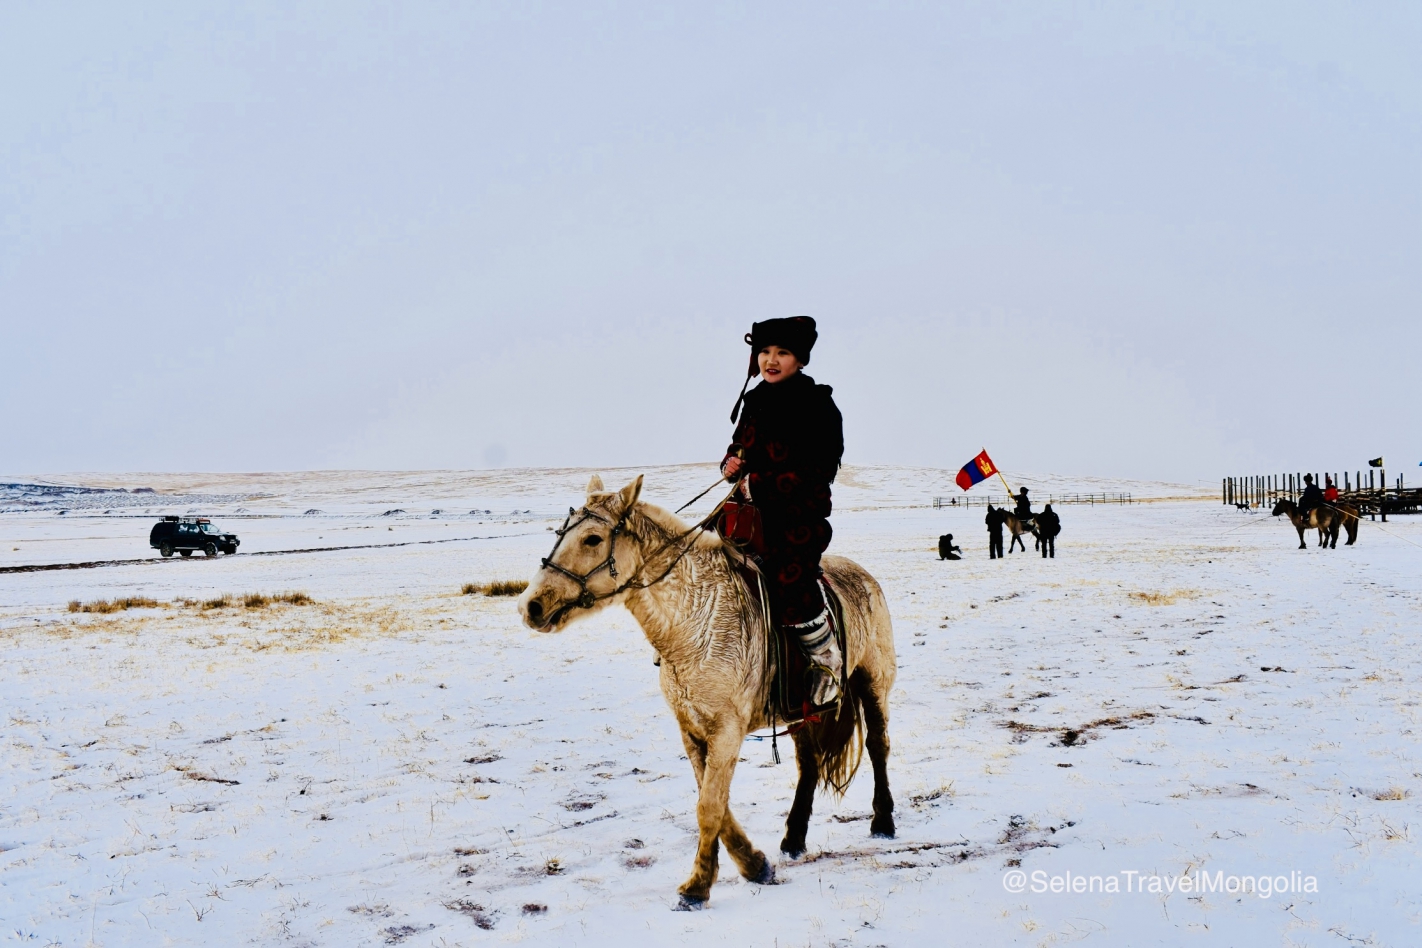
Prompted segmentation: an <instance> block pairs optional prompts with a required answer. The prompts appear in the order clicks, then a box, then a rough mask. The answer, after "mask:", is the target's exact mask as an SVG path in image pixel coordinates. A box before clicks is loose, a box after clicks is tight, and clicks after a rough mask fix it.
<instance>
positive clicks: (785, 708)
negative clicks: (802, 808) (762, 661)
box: [725, 543, 849, 732]
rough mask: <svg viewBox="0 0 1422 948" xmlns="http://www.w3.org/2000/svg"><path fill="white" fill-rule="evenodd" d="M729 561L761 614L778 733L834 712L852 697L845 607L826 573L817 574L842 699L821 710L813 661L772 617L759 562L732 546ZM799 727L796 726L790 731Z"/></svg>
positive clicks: (770, 711)
mask: <svg viewBox="0 0 1422 948" xmlns="http://www.w3.org/2000/svg"><path fill="white" fill-rule="evenodd" d="M725 550H726V559H727V560H728V562H729V563H730V565H731V569H732V571H733V572H734V573H735V574H736V575H737V576H738V577H739V578H740V580H741V582H743V583H744V584H745V588H746V590H747V592H748V593H749V596H748V598H749V599H750V608H751V609H752V610H753V611H755V612H757V613H759V614H760V617H761V620H762V622H764V624H765V630H766V647H767V651H768V654H767V655H766V663H767V666H768V667H769V668H771V669H772V670H773V672H772V675H771V680H770V688H769V691H768V693H767V695H766V705H765V713H766V718H767V719H769V721H770V722H771V729H772V730H774V728H775V726H776V724H777V722H779V723H785V724H790V725H801V726H803V724H804V723H805V722H806V721H807V719H808V720H810V721H811V722H816V721H818V715H819V714H821V713H823V712H827V711H836V709H837V708H838V705H839V700H843V699H844V698H845V696H847V695H848V693H849V661H848V652H847V650H846V648H845V646H846V642H845V630H844V603H843V602H842V601H841V600H840V597H839V593H837V592H835V590H834V587H832V586H831V585H830V584H829V583H828V582H826V581H825V577H824V573H823V572H821V574H820V576H819V583H820V591H821V592H822V593H823V594H824V597H825V607H826V608H827V609H828V610H829V617H830V628H831V630H832V632H833V634H834V640H835V644H836V645H837V646H838V647H839V654H840V656H841V659H842V660H841V662H840V682H839V694H840V698H839V700H836V701H835V702H834V703H832V704H828V705H823V706H812V705H811V704H810V687H811V680H812V674H813V672H812V670H811V668H810V663H809V660H808V659H806V657H805V653H804V651H802V650H801V648H800V644H799V642H798V641H797V640H796V639H795V637H794V636H792V635H791V634H790V633H789V632H787V631H786V630H785V629H783V628H781V627H780V626H779V624H777V623H776V622H775V620H774V618H773V617H772V616H771V615H770V613H769V609H768V605H769V600H768V598H767V596H766V592H765V576H764V574H763V573H762V572H761V570H760V566H759V564H757V563H756V561H755V559H754V558H753V557H751V556H749V555H747V554H746V553H745V552H744V551H743V550H742V549H740V548H739V547H738V546H736V545H735V544H733V543H727V544H725ZM793 730H795V728H792V732H793Z"/></svg>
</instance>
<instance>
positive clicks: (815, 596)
mask: <svg viewBox="0 0 1422 948" xmlns="http://www.w3.org/2000/svg"><path fill="white" fill-rule="evenodd" d="M818 336H819V333H818V332H817V330H816V329H815V321H814V320H813V319H811V318H810V317H808V316H795V317H791V318H787V319H771V320H767V321H765V322H760V323H755V324H754V325H753V326H752V327H751V331H750V332H749V333H747V334H746V342H748V343H750V346H751V358H750V369H749V372H748V373H747V375H746V385H749V384H750V380H751V379H752V378H754V377H755V376H756V375H759V376H761V379H762V380H761V382H760V384H758V385H756V387H755V388H753V389H751V390H750V391H746V390H745V387H744V386H743V387H742V389H741V399H740V400H739V401H737V402H736V409H735V411H733V412H732V413H731V420H732V421H735V420H736V417H737V414H738V413H740V410H741V405H742V403H744V405H745V412H744V414H741V415H740V423H739V424H738V425H737V426H736V432H735V435H734V436H733V439H732V442H731V446H730V447H729V448H728V449H727V451H726V457H725V459H724V460H722V462H721V471H722V473H723V474H725V475H726V477H727V478H730V479H733V480H734V479H735V478H737V477H742V478H744V479H743V480H742V491H743V492H744V493H745V495H746V496H747V497H748V498H749V499H750V501H751V503H752V504H754V505H755V507H756V508H757V509H759V511H760V515H761V520H762V525H763V528H764V539H765V553H764V555H763V556H762V557H761V564H760V565H761V572H762V573H763V575H764V576H765V582H766V589H767V593H768V594H769V597H770V609H771V612H772V613H773V616H772V617H771V618H772V619H773V620H774V621H775V622H776V623H777V624H779V625H780V627H781V628H784V629H788V630H789V631H790V632H792V633H793V634H794V635H795V636H796V638H797V639H798V640H799V642H800V645H801V648H802V649H803V650H804V652H805V655H806V656H807V657H808V658H809V660H810V663H811V665H812V667H814V668H815V670H816V672H817V674H816V676H815V681H814V684H813V687H812V694H811V698H810V700H811V701H812V702H813V703H814V705H815V706H817V707H818V706H823V705H827V704H830V703H832V702H833V701H834V700H835V699H836V697H838V695H839V677H840V668H841V661H842V657H841V656H840V654H839V649H838V647H837V646H836V644H835V637H834V635H833V633H832V629H831V628H830V616H829V611H828V609H827V607H826V604H825V599H824V595H823V593H822V592H821V591H820V582H819V580H820V556H821V554H823V553H824V551H825V548H826V547H828V546H829V542H830V536H831V535H832V531H831V530H830V524H829V515H830V508H831V502H830V484H831V483H833V482H834V478H835V474H836V472H837V471H838V470H839V462H840V458H841V456H842V455H843V454H844V434H843V428H842V420H841V418H840V414H839V409H838V408H837V407H836V406H835V403H834V398H833V397H832V389H831V388H830V387H829V386H828V385H819V384H816V382H815V380H814V379H812V378H810V377H809V376H808V375H806V374H804V373H803V372H801V371H800V369H801V367H802V366H805V365H807V364H809V361H810V350H811V349H812V348H813V347H814V345H815V340H816V339H817V338H818Z"/></svg>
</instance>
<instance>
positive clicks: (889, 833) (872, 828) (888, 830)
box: [869, 817, 894, 839]
mask: <svg viewBox="0 0 1422 948" xmlns="http://www.w3.org/2000/svg"><path fill="white" fill-rule="evenodd" d="M869 835H870V836H872V837H874V838H875V839H893V838H894V818H893V817H886V818H884V819H882V820H881V819H877V818H876V819H875V820H874V822H872V823H870V824H869Z"/></svg>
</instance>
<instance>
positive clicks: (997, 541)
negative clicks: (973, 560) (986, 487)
mask: <svg viewBox="0 0 1422 948" xmlns="http://www.w3.org/2000/svg"><path fill="white" fill-rule="evenodd" d="M1002 515H1003V511H1002V508H1001V507H994V506H993V505H992V504H988V511H987V518H986V519H985V520H984V523H986V524H987V528H988V559H990V560H998V559H1002Z"/></svg>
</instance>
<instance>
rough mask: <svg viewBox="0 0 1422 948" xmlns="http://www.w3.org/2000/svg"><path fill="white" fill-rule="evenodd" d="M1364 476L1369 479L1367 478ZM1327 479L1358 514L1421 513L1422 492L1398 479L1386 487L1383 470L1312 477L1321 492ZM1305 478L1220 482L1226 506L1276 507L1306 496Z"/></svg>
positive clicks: (1263, 476) (1267, 477) (1283, 476)
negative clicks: (1280, 502) (1280, 503)
mask: <svg viewBox="0 0 1422 948" xmlns="http://www.w3.org/2000/svg"><path fill="white" fill-rule="evenodd" d="M1364 473H1366V474H1367V477H1366V478H1364V477H1363V475H1364ZM1324 477H1331V478H1332V479H1333V483H1334V485H1335V486H1336V487H1337V488H1338V499H1339V500H1340V501H1344V502H1346V503H1350V504H1353V505H1354V506H1356V507H1357V508H1358V509H1359V511H1361V512H1362V513H1366V514H1368V515H1370V516H1371V517H1373V518H1374V519H1376V518H1377V517H1379V516H1381V517H1382V518H1383V520H1384V521H1386V520H1387V515H1388V514H1390V513H1417V512H1418V511H1419V510H1422V488H1416V487H1412V488H1409V487H1407V486H1406V485H1404V484H1403V482H1402V478H1401V477H1398V478H1397V480H1396V482H1394V483H1393V484H1392V485H1389V484H1388V483H1387V472H1386V471H1385V470H1384V469H1382V468H1370V469H1369V470H1367V471H1366V472H1364V471H1353V472H1352V476H1351V477H1350V476H1349V472H1348V471H1344V472H1343V473H1342V474H1341V475H1340V474H1338V473H1336V472H1335V473H1331V474H1330V473H1327V472H1325V474H1324V475H1323V476H1319V475H1318V474H1314V475H1313V482H1314V483H1315V484H1317V485H1318V486H1319V488H1320V489H1321V488H1322V487H1323V486H1324V483H1325V481H1324ZM1305 486H1307V485H1305V484H1304V479H1303V475H1302V474H1299V473H1294V474H1257V475H1253V476H1250V477H1226V478H1224V479H1223V481H1222V482H1221V485H1220V487H1221V494H1222V496H1223V501H1222V502H1223V503H1225V504H1233V505H1235V506H1242V505H1248V506H1250V507H1273V506H1274V505H1275V504H1276V503H1278V502H1279V501H1281V500H1292V501H1294V502H1297V501H1298V499H1299V496H1300V495H1301V494H1302V493H1303V492H1304V487H1305Z"/></svg>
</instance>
